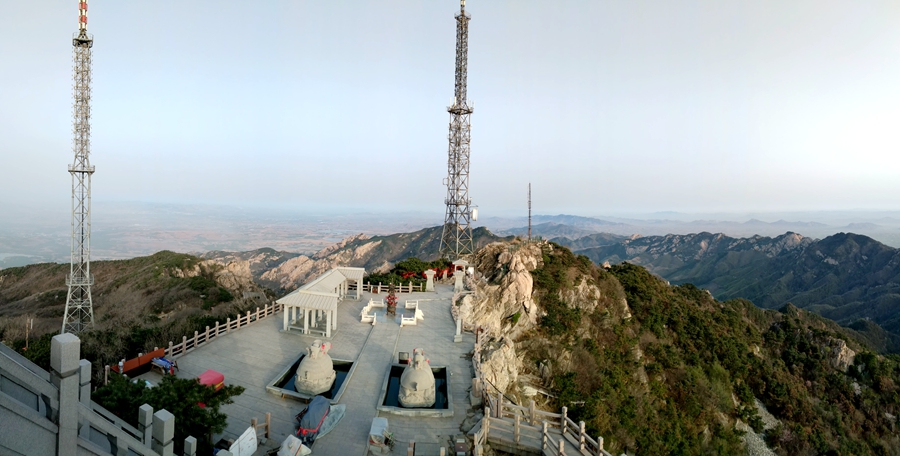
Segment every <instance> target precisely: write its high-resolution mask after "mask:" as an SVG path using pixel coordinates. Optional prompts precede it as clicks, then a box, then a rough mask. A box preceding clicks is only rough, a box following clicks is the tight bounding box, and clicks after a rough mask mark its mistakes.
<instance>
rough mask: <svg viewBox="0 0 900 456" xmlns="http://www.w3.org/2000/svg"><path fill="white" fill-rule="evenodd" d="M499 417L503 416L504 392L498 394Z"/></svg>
mask: <svg viewBox="0 0 900 456" xmlns="http://www.w3.org/2000/svg"><path fill="white" fill-rule="evenodd" d="M497 418H503V393H500V394H498V395H497Z"/></svg>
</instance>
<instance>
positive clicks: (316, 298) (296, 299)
mask: <svg viewBox="0 0 900 456" xmlns="http://www.w3.org/2000/svg"><path fill="white" fill-rule="evenodd" d="M276 302H277V303H279V304H282V305H285V306H290V307H300V308H304V309H313V310H336V309H337V305H338V295H337V294H334V293H316V292H310V291H309V290H303V289H299V290H294V291H293V292H292V293H290V294H288V295H287V296H285V297H283V298H281V299H279V300H278V301H276Z"/></svg>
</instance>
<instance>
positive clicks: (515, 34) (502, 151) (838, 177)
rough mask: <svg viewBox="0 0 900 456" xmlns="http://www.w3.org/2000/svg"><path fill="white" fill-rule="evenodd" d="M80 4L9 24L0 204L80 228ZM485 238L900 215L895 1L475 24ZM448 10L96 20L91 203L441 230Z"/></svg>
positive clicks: (199, 1)
mask: <svg viewBox="0 0 900 456" xmlns="http://www.w3.org/2000/svg"><path fill="white" fill-rule="evenodd" d="M77 3H78V2H77V1H75V0H66V1H62V0H43V1H40V2H34V1H15V2H14V1H6V2H3V6H4V13H5V14H4V16H5V17H6V18H7V21H6V25H5V30H6V33H5V35H6V36H7V39H4V40H0V56H2V58H3V60H2V62H3V63H2V65H0V138H2V141H0V160H2V162H0V163H2V165H3V169H5V170H6V173H4V177H3V178H2V179H0V205H5V206H6V207H19V208H59V209H61V210H63V211H65V210H68V207H69V205H70V198H71V196H70V195H71V180H70V177H69V175H68V172H67V171H66V169H67V166H68V165H69V164H70V163H72V161H73V152H72V149H71V138H72V133H71V123H72V120H71V118H72V115H71V108H72V89H71V85H72V83H71V77H72V46H71V37H72V35H73V33H75V31H76V30H77V25H76V17H77ZM466 6H467V8H466V11H467V12H469V13H470V14H471V16H472V19H471V22H470V32H469V62H468V94H469V99H470V100H472V101H474V103H475V112H474V113H473V114H472V143H471V178H470V196H471V197H472V198H473V201H474V203H475V204H477V205H478V206H479V211H480V213H481V215H482V216H485V215H488V216H490V215H511V214H519V213H524V211H525V207H526V189H527V185H528V183H529V182H531V184H532V198H533V206H534V208H535V211H536V212H537V213H570V214H578V215H598V214H608V213H617V212H628V211H645V212H653V211H688V212H704V211H706V212H728V211H740V212H748V211H791V210H796V211H820V210H848V209H870V210H898V209H900V179H898V178H897V174H898V170H900V153H898V152H900V27H898V26H897V24H900V2H897V1H896V0H888V1H865V2H860V1H820V0H816V1H802V0H797V1H789V2H786V1H783V0H777V1H753V2H748V1H732V0H711V1H702V0H689V1H677V0H667V1H588V0H583V1H566V0H559V1H552V2H551V1H544V2H539V1H531V0H508V1H502V0H490V1H487V0H469V1H468V3H467V5H466ZM458 10H459V3H458V2H456V1H454V0H440V1H438V0H428V1H423V0H417V1H413V0H409V1H392V0H383V1H361V0H352V1H351V0H344V1H342V0H328V1H318V2H310V1H286V0H285V1H271V2H246V1H242V2H238V1H231V0H216V1H211V0H192V1H190V2H184V1H179V2H176V1H157V2H123V1H112V0H92V1H91V2H90V10H89V24H88V30H89V32H90V33H92V34H93V35H94V40H95V41H94V47H93V52H94V54H93V91H92V112H93V118H92V148H91V151H92V153H91V157H90V159H91V163H92V164H93V165H94V166H96V170H97V171H96V173H95V174H94V176H93V189H92V191H93V198H94V202H95V211H96V207H97V205H98V204H102V203H103V202H104V201H107V202H123V201H149V202H168V203H179V202H183V203H190V204H196V203H201V204H226V205H228V204H235V205H243V206H260V207H269V208H275V209H277V208H280V207H285V208H286V207H292V208H297V207H299V208H304V207H310V208H320V209H321V208H328V209H331V210H334V211H338V212H340V211H343V210H347V211H350V210H353V209H354V208H393V209H396V210H398V211H409V210H415V211H433V212H435V213H442V212H443V199H444V196H445V192H446V188H445V187H444V186H443V185H442V180H443V178H444V177H445V176H446V172H447V147H448V144H447V132H448V121H449V114H448V113H447V111H446V108H447V106H448V104H449V103H450V101H451V98H452V96H453V80H454V58H455V50H454V49H455V40H456V33H455V27H456V21H455V20H454V14H455V13H456V12H457V11H458Z"/></svg>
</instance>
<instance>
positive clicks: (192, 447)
mask: <svg viewBox="0 0 900 456" xmlns="http://www.w3.org/2000/svg"><path fill="white" fill-rule="evenodd" d="M184 456H197V439H196V438H194V436H189V437H188V438H186V439H184Z"/></svg>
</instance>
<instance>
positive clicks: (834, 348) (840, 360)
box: [826, 339, 856, 372]
mask: <svg viewBox="0 0 900 456" xmlns="http://www.w3.org/2000/svg"><path fill="white" fill-rule="evenodd" d="M826 350H828V364H829V365H830V366H831V367H833V368H835V369H837V370H839V371H841V372H847V369H849V368H850V366H852V365H853V361H854V360H855V359H856V352H855V351H853V349H851V348H850V347H848V346H847V342H844V341H843V340H841V339H832V340H831V341H830V343H829V344H828V347H827V348H826Z"/></svg>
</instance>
